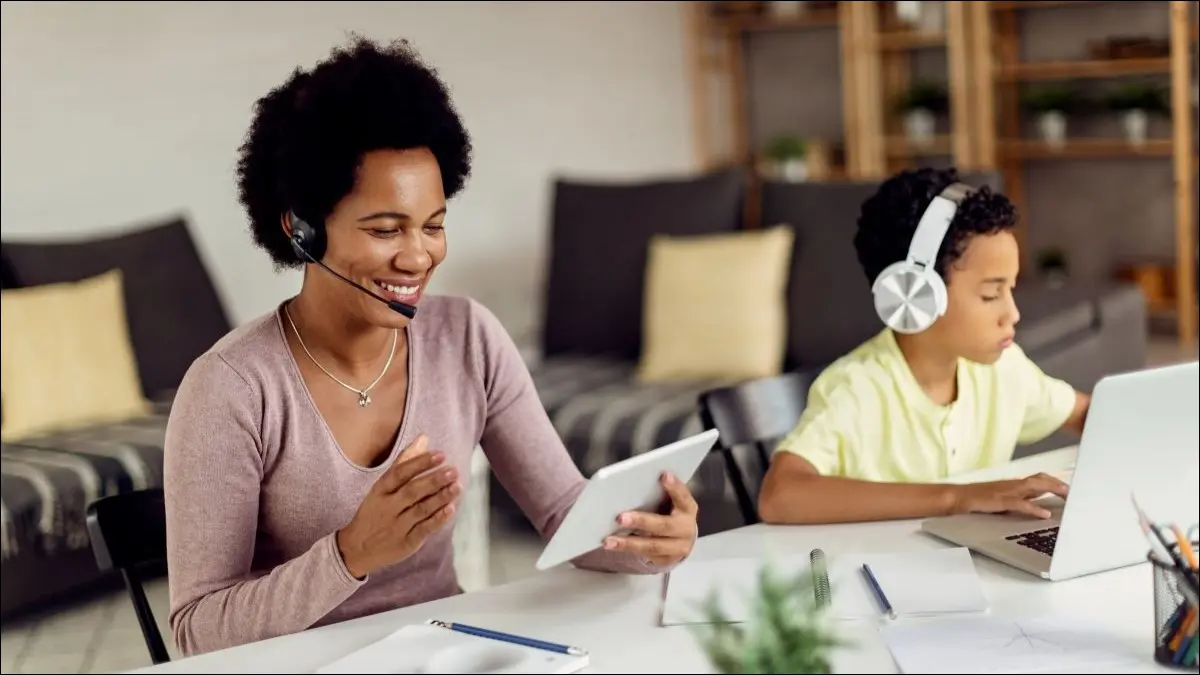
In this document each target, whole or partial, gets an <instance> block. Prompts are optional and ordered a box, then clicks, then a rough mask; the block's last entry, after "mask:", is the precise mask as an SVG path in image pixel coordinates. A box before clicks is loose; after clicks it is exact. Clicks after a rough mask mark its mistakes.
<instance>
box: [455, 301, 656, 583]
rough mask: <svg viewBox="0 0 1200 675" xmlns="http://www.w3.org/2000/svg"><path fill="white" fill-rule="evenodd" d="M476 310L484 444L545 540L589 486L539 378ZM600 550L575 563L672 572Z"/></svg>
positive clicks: (487, 315) (495, 323) (490, 318)
mask: <svg viewBox="0 0 1200 675" xmlns="http://www.w3.org/2000/svg"><path fill="white" fill-rule="evenodd" d="M471 303H472V312H471V314H472V321H473V323H475V324H476V329H477V331H478V336H479V343H477V347H476V348H477V351H478V352H479V353H477V354H476V359H477V364H478V367H479V368H480V369H481V371H482V374H483V378H484V387H485V390H486V392H485V393H486V398H487V416H486V421H485V426H484V431H483V436H482V438H481V439H480V445H481V446H482V448H483V451H484V453H485V454H486V455H487V458H488V462H489V463H490V464H491V466H492V470H493V471H494V472H495V473H496V477H497V478H498V479H499V481H500V484H501V485H503V486H504V489H505V490H507V491H508V493H509V494H510V495H512V498H513V499H514V500H515V501H516V503H517V505H518V506H519V507H520V508H521V510H522V511H523V512H524V513H525V516H526V517H527V518H529V520H530V522H531V523H532V524H533V526H534V527H535V528H536V529H537V531H538V533H539V534H540V535H541V537H542V538H543V539H545V540H547V541H548V540H549V539H550V538H551V537H552V536H554V532H555V531H556V530H557V529H558V527H559V525H561V524H562V521H563V519H564V518H566V515H567V512H568V511H569V510H570V509H571V507H572V506H573V505H574V504H575V500H576V499H578V497H579V495H580V493H581V492H583V488H584V487H585V486H586V485H587V479H586V478H584V477H583V475H582V474H581V473H580V471H579V468H578V467H577V466H575V463H574V462H573V461H572V460H571V456H570V455H569V454H568V453H567V449H566V447H565V446H564V445H563V442H562V439H561V438H559V436H558V432H557V431H556V430H555V429H554V426H553V424H552V423H551V422H550V417H549V415H547V413H546V409H545V407H544V406H543V405H542V402H541V399H540V398H539V397H538V394H537V391H536V389H535V388H534V385H533V377H532V376H531V375H530V373H529V369H528V368H527V367H526V365H525V361H524V360H523V359H522V358H521V355H520V352H519V350H518V349H517V346H516V344H514V343H513V341H512V338H511V337H509V335H508V332H507V331H506V330H504V327H503V326H502V325H501V324H500V322H499V320H498V319H496V317H495V315H493V314H492V313H491V312H490V311H489V310H488V309H487V308H486V307H484V306H483V305H482V304H479V303H477V302H475V301H471ZM601 544H602V542H599V541H598V542H596V546H597V548H596V550H594V551H591V552H589V553H585V554H584V555H582V556H580V557H579V558H576V559H575V560H574V561H572V562H573V564H574V565H575V566H576V567H579V568H583V569H590V570H596V571H604V572H626V573H634V574H657V573H659V572H663V571H666V570H668V569H669V568H668V567H662V566H657V565H654V564H652V563H650V561H648V560H646V559H644V558H642V557H640V556H637V555H635V554H631V553H628V552H621V551H607V550H605V549H603V548H600V546H601Z"/></svg>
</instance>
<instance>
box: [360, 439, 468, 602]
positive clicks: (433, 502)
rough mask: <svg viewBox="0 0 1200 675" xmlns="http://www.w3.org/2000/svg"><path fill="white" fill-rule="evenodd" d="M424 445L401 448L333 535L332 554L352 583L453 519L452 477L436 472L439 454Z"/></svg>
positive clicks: (454, 473) (415, 546)
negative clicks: (335, 553) (334, 547)
mask: <svg viewBox="0 0 1200 675" xmlns="http://www.w3.org/2000/svg"><path fill="white" fill-rule="evenodd" d="M426 443H427V440H426V438H425V436H424V435H422V436H420V437H418V438H417V440H416V441H414V442H413V444H412V445H410V446H408V447H407V448H405V449H404V451H403V452H401V453H400V456H399V457H398V458H397V459H396V462H395V463H394V464H392V466H391V467H390V468H388V470H387V471H386V472H385V473H384V474H383V475H382V476H380V477H379V480H377V481H376V482H375V484H374V485H372V486H371V490H370V492H368V493H367V496H366V498H365V499H363V501H362V504H360V505H359V507H358V511H357V512H356V513H355V514H354V518H353V520H351V521H350V523H349V524H348V525H346V526H345V527H344V528H342V529H341V530H340V531H338V534H337V545H338V551H339V552H340V553H341V554H342V560H343V562H345V564H346V569H347V570H348V571H349V572H350V574H351V575H353V576H354V578H356V579H362V578H364V577H366V576H367V575H368V574H371V573H372V572H374V571H376V570H378V569H381V568H383V567H386V566H388V565H392V564H395V563H398V562H400V561H401V560H404V559H405V558H407V557H409V556H410V555H412V554H414V553H416V552H417V551H418V550H420V548H421V546H422V545H423V544H424V543H425V539H426V538H427V537H428V536H429V535H431V534H433V533H434V532H436V531H437V530H438V529H440V528H441V527H442V525H445V524H446V523H447V522H448V521H449V520H450V518H451V517H452V516H453V515H454V504H455V500H457V498H458V495H459V493H460V492H461V491H462V488H461V487H460V486H459V484H458V480H457V479H458V472H457V471H455V469H454V468H453V467H447V468H444V469H443V468H440V467H441V464H442V462H443V461H444V460H445V455H444V454H443V453H441V452H428V451H427V449H426ZM434 469H436V470H434Z"/></svg>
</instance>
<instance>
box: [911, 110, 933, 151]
mask: <svg viewBox="0 0 1200 675" xmlns="http://www.w3.org/2000/svg"><path fill="white" fill-rule="evenodd" d="M936 131H937V118H935V117H934V116H933V112H931V111H929V110H926V109H925V108H917V109H915V110H909V111H908V112H907V113H905V115H904V133H905V135H906V136H907V137H908V142H909V143H911V144H913V145H930V144H931V143H933V137H934V133H935V132H936Z"/></svg>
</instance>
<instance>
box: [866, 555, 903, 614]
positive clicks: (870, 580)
mask: <svg viewBox="0 0 1200 675" xmlns="http://www.w3.org/2000/svg"><path fill="white" fill-rule="evenodd" d="M862 571H863V576H865V577H866V578H867V584H869V585H870V586H871V590H872V591H873V592H874V593H875V599H876V600H878V601H879V604H880V605H881V606H882V607H883V611H884V612H886V613H887V615H888V618H891V619H895V618H896V610H895V609H892V603H890V602H888V599H887V596H886V595H884V593H883V588H881V587H880V586H879V580H878V579H876V578H875V574H874V573H873V572H871V566H870V565H867V564H866V563H863V566H862Z"/></svg>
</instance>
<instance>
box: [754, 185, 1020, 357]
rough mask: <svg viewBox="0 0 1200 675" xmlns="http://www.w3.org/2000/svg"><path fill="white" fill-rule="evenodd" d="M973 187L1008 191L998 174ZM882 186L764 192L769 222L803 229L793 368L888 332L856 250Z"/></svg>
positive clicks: (795, 262)
mask: <svg viewBox="0 0 1200 675" xmlns="http://www.w3.org/2000/svg"><path fill="white" fill-rule="evenodd" d="M961 179H962V180H963V181H964V182H966V183H968V184H970V185H976V186H978V185H984V184H986V185H990V186H991V187H992V188H993V189H1000V185H1001V183H1000V180H999V178H998V177H997V176H995V175H993V174H962V175H961ZM880 183H881V181H869V182H868V181H848V182H843V183H787V182H777V181H768V182H766V183H765V184H764V185H763V190H762V222H764V223H770V224H776V223H785V224H788V225H791V226H792V227H793V228H795V230H796V250H795V251H794V252H793V254H792V274H791V280H790V283H789V288H788V306H789V312H790V315H789V320H790V325H789V333H788V357H787V363H786V368H788V369H797V368H807V367H812V366H819V365H821V364H825V363H829V362H830V361H832V360H833V359H835V358H837V357H839V356H841V355H842V354H845V353H846V352H848V351H850V350H851V349H853V348H854V347H856V346H858V345H859V344H860V343H861V342H862V341H864V340H866V339H868V338H870V337H871V336H872V335H874V334H875V333H876V332H878V331H879V329H880V328H881V327H882V325H883V324H882V323H881V322H880V320H879V317H878V316H876V314H875V308H874V302H873V301H872V298H871V283H870V281H869V280H868V279H867V278H866V276H865V275H864V274H863V271H862V267H861V266H860V265H859V264H858V254H857V253H856V252H855V250H854V233H855V231H856V229H857V222H858V218H859V214H860V213H861V211H862V204H863V202H864V201H866V200H867V198H868V197H870V196H871V195H872V194H873V193H874V192H875V191H876V190H877V189H878V188H879V185H880Z"/></svg>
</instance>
